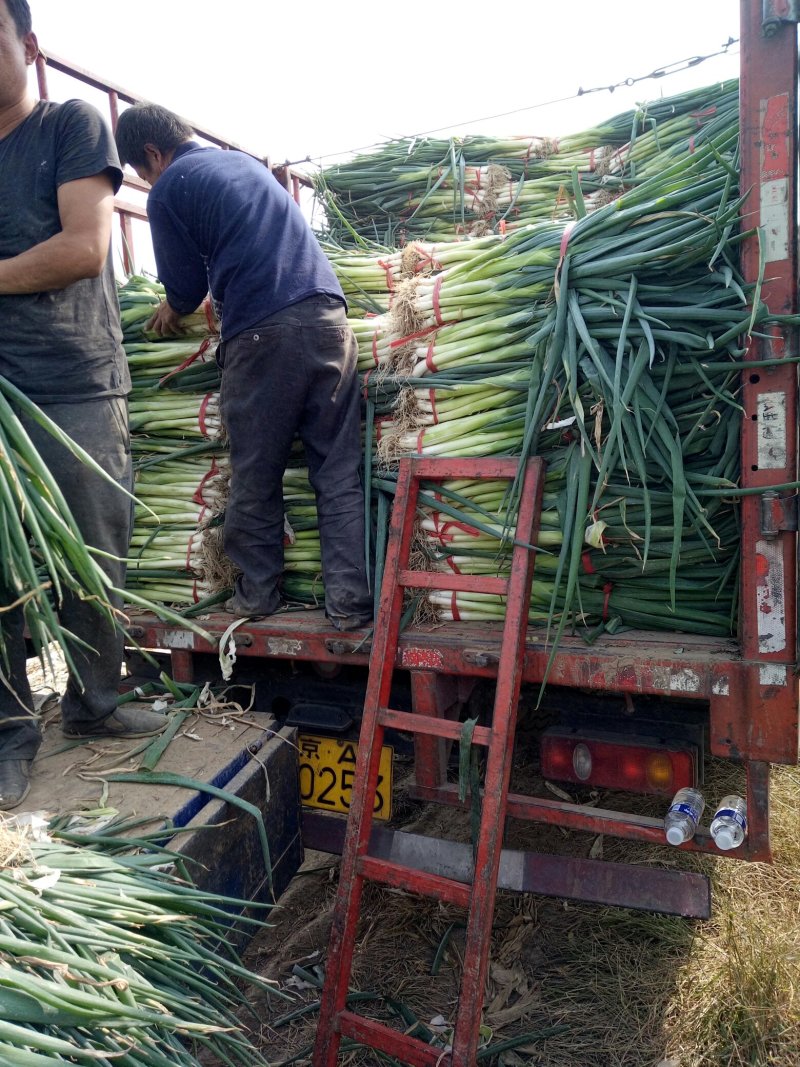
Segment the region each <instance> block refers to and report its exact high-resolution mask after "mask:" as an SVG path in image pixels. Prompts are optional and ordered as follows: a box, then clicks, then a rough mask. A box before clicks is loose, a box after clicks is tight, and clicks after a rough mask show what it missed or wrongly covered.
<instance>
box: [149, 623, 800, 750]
mask: <svg viewBox="0 0 800 1067" xmlns="http://www.w3.org/2000/svg"><path fill="white" fill-rule="evenodd" d="M130 618H131V626H130V628H129V629H130V632H131V636H132V637H133V638H134V639H135V640H137V641H138V642H139V643H140V644H142V645H143V646H144V647H145V648H166V649H174V648H176V642H177V641H178V640H180V642H181V646H180V648H179V650H178V651H179V652H181V654H182V653H183V651H184V650H186V649H187V642H188V648H189V649H191V650H192V651H193V652H195V653H197V654H214V653H215V649H214V648H213V647H212V646H210V645H208V644H207V643H205V642H203V641H201V640H200V639H199V638H198V637H196V636H194V635H193V634H191V633H190V632H189V631H180V632H178V631H176V630H175V627H174V625H173V624H169V623H162V622H161V621H160V620H159V619H157V618H156V617H155V616H154V615H151V614H147V613H145V612H136V611H132V612H131V613H130ZM203 625H204V626H205V628H206V629H207V630H208V631H209V633H211V634H213V635H215V636H216V637H217V638H219V637H220V636H221V635H222V634H223V633H224V632H225V629H226V628H227V627H228V626H229V625H230V616H229V615H225V614H222V613H215V614H211V615H209V616H208V618H207V619H205V620H204V621H203ZM501 625H502V624H500V623H492V622H472V623H464V622H459V623H449V622H448V623H443V624H439V625H436V626H427V627H413V628H409V629H407V630H405V631H404V632H403V633H402V634H401V635H400V637H399V643H398V650H397V658H396V661H395V666H396V667H398V668H405V669H408V670H411V671H412V672H417V671H420V672H433V673H436V674H438V675H451V676H453V677H456V678H460V679H465V678H466V679H468V678H473V679H476V678H496V677H497V668H498V663H499V658H500V648H501ZM234 640H235V643H236V650H237V656H254V657H258V658H263V659H296V660H304V661H312V662H317V663H329V664H333V663H339V664H350V665H354V666H367V664H368V662H369V651H370V647H371V646H370V640H369V635H368V634H367V633H353V634H347V635H342V634H338V633H336V631H334V630H332V629H331V627H330V626H329V624H328V623H327V621H326V620H325V617H324V615H323V613H322V611H298V612H290V613H287V614H285V615H278V616H275V617H274V618H268V619H263V620H254V621H250V622H247V623H245V624H244V625H243V626H241V627H240V628H239V629H238V630H237V631H236V634H235V636H234ZM550 652H551V649H550V648H549V646H547V645H546V644H545V640H544V631H543V630H537V629H532V630H529V631H528V636H527V640H526V648H525V658H524V663H523V681H525V682H529V683H538V682H541V680H542V678H543V677H544V673H545V668H546V666H547V661H548V658H549V656H550ZM185 669H186V667H185V662H182V663H181V667H180V670H182V671H183V670H185ZM549 683H550V684H551V685H553V686H564V687H567V688H573V689H586V690H591V691H596V692H597V691H599V692H610V693H630V694H643V695H652V696H663V697H668V698H679V699H681V700H692V701H703V702H707V703H709V704H710V709H711V717H710V721H711V734H710V739H711V748H712V751H713V752H714V754H715V755H718V756H723V757H727V758H733V759H742V760H747V759H754V760H767V761H769V762H772V763H790V764H793V763H795V762H796V760H797V736H798V731H797V714H798V712H797V700H798V689H797V684H796V679H795V678H794V677H793V675H792V672H791V669H789V668H786V667H785V666H784V665H783V664H778V663H775V664H769V663H767V664H765V663H763V662H761V661H759V660H755V661H750V662H745V661H744V660H743V659H742V658H741V655H740V652H739V646H738V644H737V642H736V641H734V640H720V639H719V638H708V637H698V636H697V635H694V634H668V633H657V632H654V631H646V630H640V631H632V632H630V633H626V634H620V635H614V636H611V635H604V636H602V637H600V638H599V639H598V640H597V642H596V643H595V644H593V645H592V646H591V647H587V645H586V644H585V643H584V642H583V641H582V640H581V639H580V637H577V636H571V635H565V636H564V637H563V638H562V640H561V642H560V645H559V650H558V652H557V654H556V657H555V660H554V663H553V667H552V669H551V671H550V675H549Z"/></svg>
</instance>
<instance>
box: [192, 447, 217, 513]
mask: <svg viewBox="0 0 800 1067" xmlns="http://www.w3.org/2000/svg"><path fill="white" fill-rule="evenodd" d="M216 474H219V467H218V466H217V461H216V459H215V458H214V459H212V460H211V466H210V468H209V469H208V470H207V471H206V473H205V474H204V475H203V477H202V478H201V479H200V484H199V485H198V487H197V488H196V489H195V491H194V495H193V496H192V500H193V501H194V502H195V504H205V500H204V499H203V488H204V487H205V484H206V482H207V481H208V480H209V479H210V478H213V477H214V475H216Z"/></svg>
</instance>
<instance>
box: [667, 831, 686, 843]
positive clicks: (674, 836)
mask: <svg viewBox="0 0 800 1067" xmlns="http://www.w3.org/2000/svg"><path fill="white" fill-rule="evenodd" d="M684 840H685V838H684V833H683V830H682V829H681V828H680V826H670V828H669V829H668V830H667V841H669V843H670V844H671V845H682V844H683V842H684Z"/></svg>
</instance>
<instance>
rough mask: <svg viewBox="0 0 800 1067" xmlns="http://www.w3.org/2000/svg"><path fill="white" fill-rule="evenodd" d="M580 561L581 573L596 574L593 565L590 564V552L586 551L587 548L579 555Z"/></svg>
mask: <svg viewBox="0 0 800 1067" xmlns="http://www.w3.org/2000/svg"><path fill="white" fill-rule="evenodd" d="M581 561H582V563H583V573H584V574H596V573H597V572H596V571H595V569H594V565H593V564H592V554H591V552H589V551H588V549H587V551H586V552H584V553H583V555H582V556H581Z"/></svg>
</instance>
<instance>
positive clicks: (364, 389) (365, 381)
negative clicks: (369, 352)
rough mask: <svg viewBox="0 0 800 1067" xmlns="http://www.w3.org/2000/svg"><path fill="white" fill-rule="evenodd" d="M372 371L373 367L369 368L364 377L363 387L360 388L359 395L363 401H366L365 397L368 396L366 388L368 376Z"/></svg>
mask: <svg viewBox="0 0 800 1067" xmlns="http://www.w3.org/2000/svg"><path fill="white" fill-rule="evenodd" d="M374 369H375V368H374V367H370V369H369V370H368V371H367V373H366V374H365V375H364V384H363V386H362V388H361V395H362V396H363V397H364V399H365V400H366V399H367V396H368V389H367V386H368V385H369V376H370V374H372V372H373V370H374Z"/></svg>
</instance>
